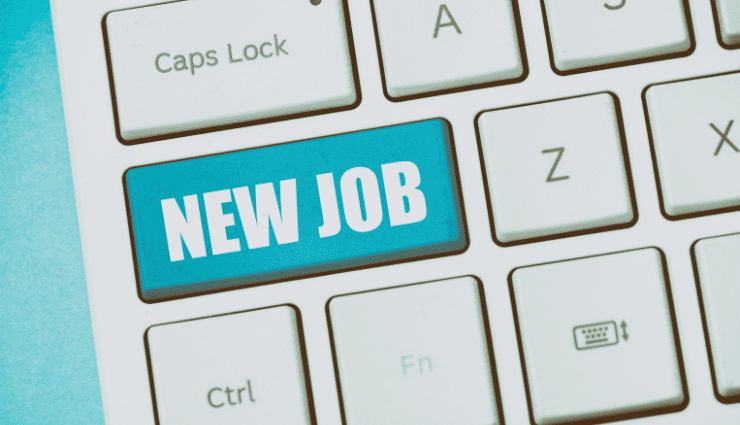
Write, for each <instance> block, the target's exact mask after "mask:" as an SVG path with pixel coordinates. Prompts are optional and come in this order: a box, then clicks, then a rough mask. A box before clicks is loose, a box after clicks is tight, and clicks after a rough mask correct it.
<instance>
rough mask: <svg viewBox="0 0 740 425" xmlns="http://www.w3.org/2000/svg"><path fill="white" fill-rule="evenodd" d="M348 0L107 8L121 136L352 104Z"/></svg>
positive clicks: (355, 93) (222, 0)
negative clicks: (118, 9) (109, 9)
mask: <svg viewBox="0 0 740 425" xmlns="http://www.w3.org/2000/svg"><path fill="white" fill-rule="evenodd" d="M313 3H318V4H316V5H314V4H313ZM344 3H345V2H343V1H342V0H324V1H321V2H313V1H308V0H302V1H289V0H272V1H269V2H244V1H241V0H216V1H204V0H194V1H185V2H174V3H165V4H159V5H155V6H148V7H140V8H135V9H128V10H122V11H115V12H111V13H109V14H108V15H107V16H106V18H105V21H104V22H105V33H106V34H105V35H106V36H107V46H106V47H107V50H108V58H109V68H110V73H111V78H112V85H113V87H114V98H115V102H114V105H115V106H116V111H115V112H116V130H117V133H118V134H117V135H118V138H119V140H120V141H121V142H122V143H124V144H130V143H141V142H146V141H150V140H153V139H157V138H165V137H174V136H177V135H183V134H190V132H201V131H205V130H206V129H216V128H225V127H224V126H235V125H242V124H245V123H254V122H256V121H259V122H262V121H265V120H276V119H285V118H289V117H295V116H304V115H305V114H314V113H320V112H331V111H335V110H341V109H349V108H352V107H354V106H356V104H357V102H358V101H359V88H358V87H356V83H355V81H356V79H355V71H354V70H353V59H352V56H353V53H352V48H351V45H350V43H349V41H348V39H349V37H348V35H347V32H348V28H349V25H348V22H347V20H346V15H345V8H346V5H345V4H344Z"/></svg>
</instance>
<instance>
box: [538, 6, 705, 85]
mask: <svg viewBox="0 0 740 425" xmlns="http://www.w3.org/2000/svg"><path fill="white" fill-rule="evenodd" d="M543 2H544V6H545V7H544V9H545V13H546V19H547V26H548V28H549V41H550V52H551V55H552V61H553V65H554V67H555V69H556V70H557V71H559V72H562V73H570V72H578V71H579V70H581V69H583V70H587V69H589V68H593V67H608V66H612V65H617V64H619V63H620V62H628V61H640V60H648V59H650V58H652V57H660V56H666V55H676V54H682V53H686V52H688V51H689V50H690V49H691V44H692V41H691V33H690V31H689V25H688V19H687V17H686V13H687V11H686V10H684V1H683V0H651V1H642V0H599V1H581V0H543Z"/></svg>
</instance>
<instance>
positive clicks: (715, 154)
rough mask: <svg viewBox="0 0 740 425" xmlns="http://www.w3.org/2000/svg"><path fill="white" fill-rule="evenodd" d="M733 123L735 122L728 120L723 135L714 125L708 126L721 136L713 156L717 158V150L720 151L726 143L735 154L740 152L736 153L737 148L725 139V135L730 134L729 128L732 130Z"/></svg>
mask: <svg viewBox="0 0 740 425" xmlns="http://www.w3.org/2000/svg"><path fill="white" fill-rule="evenodd" d="M733 122H735V120H730V123H729V124H727V128H726V129H725V132H724V133H723V132H721V131H719V129H718V128H717V127H716V126H715V125H714V124H709V126H710V127H712V128H713V129H714V131H716V132H717V133H718V134H719V135H720V136H722V139H720V141H719V145H718V146H717V150H716V151H714V156H717V155H718V154H719V150H720V149H722V145H724V143H725V142H727V144H728V145H730V147H731V148H732V149H734V150H735V152H740V151H738V149H737V146H735V145H733V144H732V142H731V141H730V139H728V138H727V135H728V134H729V133H730V128H732V123H733Z"/></svg>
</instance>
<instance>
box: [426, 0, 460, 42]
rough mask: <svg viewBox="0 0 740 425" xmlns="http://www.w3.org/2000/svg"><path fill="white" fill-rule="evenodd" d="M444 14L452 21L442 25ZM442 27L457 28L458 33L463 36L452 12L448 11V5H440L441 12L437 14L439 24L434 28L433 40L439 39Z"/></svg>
mask: <svg viewBox="0 0 740 425" xmlns="http://www.w3.org/2000/svg"><path fill="white" fill-rule="evenodd" d="M442 12H444V13H445V14H446V15H447V18H448V19H449V20H450V21H449V22H445V23H444V24H443V23H442ZM442 27H455V30H456V31H457V33H458V34H462V31H460V27H458V26H457V22H455V18H453V17H452V14H451V13H450V10H449V9H447V5H446V4H440V5H439V12H438V13H437V24H436V25H435V26H434V37H432V38H437V35H438V34H439V29H440V28H442Z"/></svg>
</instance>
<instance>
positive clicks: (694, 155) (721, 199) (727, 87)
mask: <svg viewBox="0 0 740 425" xmlns="http://www.w3.org/2000/svg"><path fill="white" fill-rule="evenodd" d="M738 99H740V73H734V74H728V75H720V76H715V77H706V78H698V79H694V80H688V81H679V82H675V83H664V84H656V85H654V86H651V87H649V88H648V89H647V91H646V92H645V103H646V105H647V112H648V115H649V119H650V131H651V139H652V144H653V151H654V154H655V158H654V160H655V164H656V170H657V173H658V180H659V185H660V186H659V188H660V195H661V204H662V205H661V207H662V209H663V213H664V214H665V215H667V216H668V217H670V218H683V217H691V216H692V215H693V214H696V215H698V214H710V213H712V212H713V211H718V212H721V211H723V210H728V209H736V208H738V207H740V102H738Z"/></svg>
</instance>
